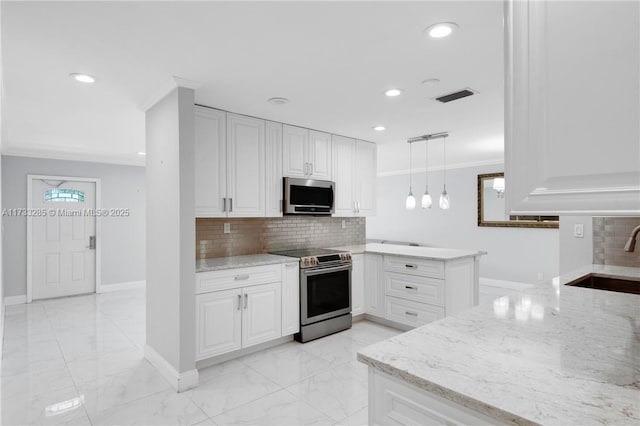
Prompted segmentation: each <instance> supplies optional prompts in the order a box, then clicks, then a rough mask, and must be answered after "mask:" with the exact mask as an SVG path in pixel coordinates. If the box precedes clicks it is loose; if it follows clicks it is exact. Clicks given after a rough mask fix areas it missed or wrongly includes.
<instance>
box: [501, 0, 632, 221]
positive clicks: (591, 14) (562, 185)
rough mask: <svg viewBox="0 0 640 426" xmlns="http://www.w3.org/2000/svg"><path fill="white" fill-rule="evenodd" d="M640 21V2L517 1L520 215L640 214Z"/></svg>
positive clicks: (513, 19) (509, 197)
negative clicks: (609, 30) (605, 34)
mask: <svg viewBox="0 0 640 426" xmlns="http://www.w3.org/2000/svg"><path fill="white" fill-rule="evenodd" d="M639 16H640V3H638V2H635V1H634V2H624V1H621V2H590V1H582V2H555V1H532V0H529V1H509V2H508V3H507V16H506V18H507V19H506V43H507V44H506V58H505V59H506V74H505V77H506V89H505V94H506V104H505V113H506V114H505V154H506V155H505V166H506V167H505V179H506V196H505V200H506V202H507V208H508V210H509V211H510V212H511V214H543V215H544V214H560V215H562V214H589V215H600V214H604V215H611V214H625V215H637V214H640V144H639V143H638V140H640V120H638V116H639V115H640V102H639V101H638V96H639V95H638V93H639V92H640V79H638V75H640V37H638V33H639V27H640V23H639V19H638V17H639ZM598 28H615V31H612V32H611V33H607V36H606V37H603V36H602V33H601V31H598Z"/></svg>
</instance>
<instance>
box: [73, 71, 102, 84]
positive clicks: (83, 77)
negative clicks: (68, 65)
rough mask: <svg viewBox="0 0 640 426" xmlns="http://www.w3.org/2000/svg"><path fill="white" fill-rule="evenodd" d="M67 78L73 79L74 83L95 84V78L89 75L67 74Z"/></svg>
mask: <svg viewBox="0 0 640 426" xmlns="http://www.w3.org/2000/svg"><path fill="white" fill-rule="evenodd" d="M69 77H71V78H73V79H74V80H76V81H79V82H80V83H95V82H96V78H95V77H93V76H91V75H89V74H81V73H77V72H74V73H71V74H69Z"/></svg>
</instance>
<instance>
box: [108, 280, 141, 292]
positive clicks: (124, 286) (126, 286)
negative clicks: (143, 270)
mask: <svg viewBox="0 0 640 426" xmlns="http://www.w3.org/2000/svg"><path fill="white" fill-rule="evenodd" d="M145 285H146V281H128V282H124V283H115V284H102V285H101V286H100V288H99V289H98V291H97V292H96V293H108V292H110V291H120V290H131V289H134V288H144V286H145Z"/></svg>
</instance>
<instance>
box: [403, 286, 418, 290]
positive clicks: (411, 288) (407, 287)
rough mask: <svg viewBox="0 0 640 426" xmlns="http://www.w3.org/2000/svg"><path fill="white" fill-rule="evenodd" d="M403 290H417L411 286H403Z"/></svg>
mask: <svg viewBox="0 0 640 426" xmlns="http://www.w3.org/2000/svg"><path fill="white" fill-rule="evenodd" d="M404 288H406V289H407V290H417V289H418V287H414V286H412V285H405V286H404Z"/></svg>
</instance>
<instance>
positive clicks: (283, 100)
mask: <svg viewBox="0 0 640 426" xmlns="http://www.w3.org/2000/svg"><path fill="white" fill-rule="evenodd" d="M267 102H269V103H270V104H274V105H284V104H288V103H289V99H287V98H269V99H267Z"/></svg>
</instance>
